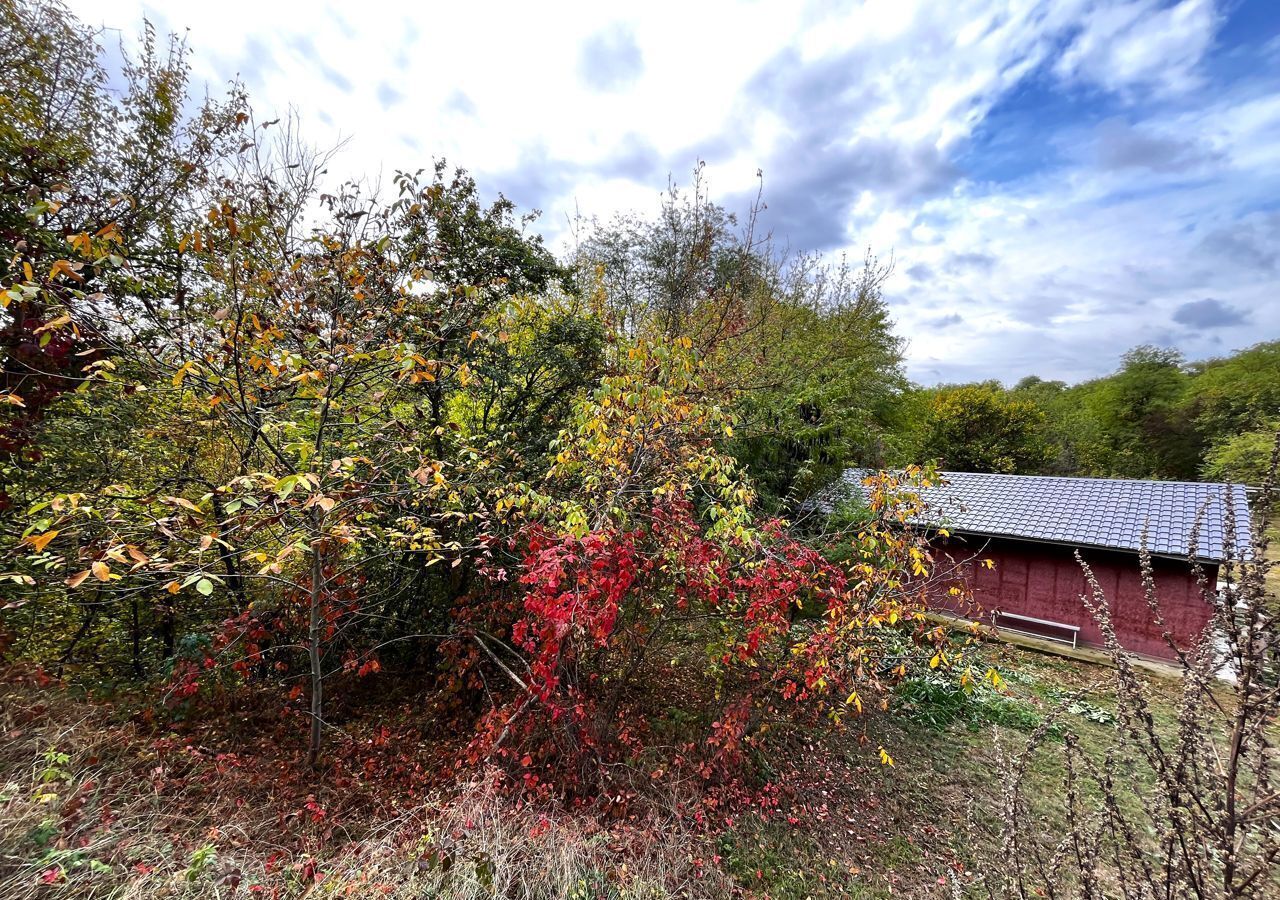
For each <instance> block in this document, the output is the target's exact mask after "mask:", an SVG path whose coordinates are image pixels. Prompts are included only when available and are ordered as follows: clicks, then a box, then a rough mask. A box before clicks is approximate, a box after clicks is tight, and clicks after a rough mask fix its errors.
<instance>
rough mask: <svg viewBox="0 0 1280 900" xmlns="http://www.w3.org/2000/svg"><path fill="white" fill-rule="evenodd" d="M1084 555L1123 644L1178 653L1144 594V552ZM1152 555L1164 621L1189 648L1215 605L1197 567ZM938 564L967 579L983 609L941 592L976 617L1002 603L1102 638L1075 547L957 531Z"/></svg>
mask: <svg viewBox="0 0 1280 900" xmlns="http://www.w3.org/2000/svg"><path fill="white" fill-rule="evenodd" d="M1081 555H1082V556H1083V557H1084V560H1085V562H1087V563H1088V564H1089V566H1090V568H1092V569H1093V573H1094V575H1095V576H1096V577H1097V579H1098V583H1099V584H1100V585H1101V586H1102V590H1103V592H1104V593H1105V594H1106V596H1107V600H1108V603H1109V605H1110V609H1111V618H1112V622H1113V623H1114V625H1115V629H1116V635H1117V637H1119V639H1120V643H1121V645H1122V646H1124V648H1125V649H1126V650H1129V651H1132V652H1134V653H1141V654H1145V655H1147V656H1156V657H1164V658H1171V657H1172V656H1173V653H1172V651H1171V650H1170V649H1169V647H1168V645H1167V644H1166V643H1165V642H1164V639H1163V638H1162V637H1161V629H1160V628H1159V627H1158V626H1157V625H1156V624H1155V620H1154V617H1153V616H1152V613H1151V608H1150V607H1149V606H1148V605H1147V601H1146V599H1145V598H1144V597H1143V592H1142V576H1141V574H1140V573H1139V571H1138V557H1137V554H1136V553H1114V552H1108V551H1104V550H1083V551H1081ZM983 559H990V560H992V561H993V562H994V563H995V566H994V567H993V568H991V569H988V568H986V567H985V566H984V565H982V564H981V563H980V560H983ZM1152 562H1153V565H1154V570H1155V579H1156V594H1157V596H1158V597H1159V599H1160V612H1161V615H1163V617H1164V620H1165V626H1166V627H1167V628H1168V630H1169V631H1170V632H1172V634H1173V635H1174V637H1175V639H1176V640H1177V643H1178V644H1179V646H1181V647H1183V648H1187V647H1189V646H1190V645H1191V644H1192V643H1194V641H1195V639H1196V638H1197V637H1198V636H1199V635H1200V633H1201V631H1203V630H1204V627H1205V626H1206V625H1207V624H1208V622H1209V619H1210V617H1211V615H1212V608H1211V607H1210V605H1209V604H1208V603H1206V602H1205V600H1204V599H1203V598H1202V597H1201V596H1200V589H1199V587H1198V586H1197V584H1196V580H1195V574H1194V573H1193V572H1192V570H1191V568H1190V567H1189V566H1188V565H1187V563H1186V562H1183V561H1173V560H1164V559H1156V560H1153V561H1152ZM934 571H935V573H937V574H939V575H943V574H944V573H946V572H948V571H951V572H953V573H954V575H955V576H956V577H957V579H959V580H964V581H967V582H968V584H969V586H970V588H971V589H972V591H973V596H974V600H975V601H976V603H977V604H978V606H979V608H980V613H979V612H976V611H974V610H968V611H966V610H961V609H958V608H956V606H955V605H954V603H953V602H948V601H947V600H946V599H945V595H946V592H945V591H942V592H940V594H939V598H940V601H941V603H942V605H943V606H946V607H948V608H951V609H954V610H955V611H957V612H960V613H962V614H966V615H967V616H968V617H970V618H978V617H979V616H981V618H982V619H983V620H985V621H987V622H990V620H991V612H992V611H993V610H1002V611H1004V612H1007V613H1014V614H1016V615H1021V616H1032V617H1033V618H1037V619H1048V620H1051V621H1054V622H1064V623H1067V624H1069V625H1078V626H1080V642H1081V643H1083V644H1093V645H1095V646H1100V645H1101V644H1102V635H1101V633H1100V632H1099V630H1098V626H1097V625H1096V624H1095V623H1094V621H1093V617H1092V616H1090V615H1089V611H1088V610H1087V609H1086V608H1085V606H1084V604H1083V603H1082V602H1081V600H1080V595H1081V594H1082V593H1084V592H1085V590H1086V588H1085V581H1084V573H1083V572H1082V571H1081V569H1080V565H1079V563H1077V562H1076V560H1075V557H1074V556H1073V555H1072V549H1071V548H1069V547H1061V546H1058V545H1054V544H1036V543H1029V542H1022V541H1006V540H995V539H991V540H990V541H988V540H986V539H984V538H967V539H964V540H963V542H962V540H961V539H959V538H952V539H951V540H949V541H945V542H941V541H940V542H939V543H938V545H936V546H935V560H934ZM1206 575H1207V576H1208V579H1209V584H1210V585H1212V584H1213V583H1214V581H1215V579H1216V577H1217V571H1216V568H1215V567H1212V566H1210V567H1207V568H1206Z"/></svg>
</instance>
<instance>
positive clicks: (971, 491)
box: [844, 470, 1250, 659]
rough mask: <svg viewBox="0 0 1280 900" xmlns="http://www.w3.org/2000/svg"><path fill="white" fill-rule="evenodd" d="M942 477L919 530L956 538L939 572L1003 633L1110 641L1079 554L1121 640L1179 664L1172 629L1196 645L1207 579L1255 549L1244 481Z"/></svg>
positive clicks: (1182, 642) (1205, 616)
mask: <svg viewBox="0 0 1280 900" xmlns="http://www.w3.org/2000/svg"><path fill="white" fill-rule="evenodd" d="M863 474H864V473H860V472H858V471H857V470H851V471H850V472H846V473H845V478H844V482H845V484H846V485H852V484H854V483H857V484H860V482H861V477H862V475H863ZM941 475H942V477H943V479H944V483H943V484H941V485H939V486H937V487H933V488H929V489H927V490H925V491H924V492H922V494H921V499H922V500H924V502H925V504H926V506H927V512H926V513H925V514H924V515H923V516H921V517H920V521H919V522H918V523H917V524H920V525H923V526H926V527H932V528H940V529H945V530H946V531H947V532H948V533H949V535H950V536H949V537H947V538H938V539H937V541H936V544H935V546H936V548H937V553H936V559H935V566H934V569H935V572H937V573H938V574H940V575H943V576H946V575H951V576H953V577H954V578H956V579H959V580H962V581H964V582H966V583H967V584H968V586H969V587H970V588H971V590H972V594H973V597H974V600H975V601H976V604H977V606H978V610H977V612H976V614H975V611H974V610H959V609H957V610H955V611H956V612H958V613H962V614H966V615H971V616H974V617H976V616H977V615H980V616H981V617H982V618H983V619H984V620H986V621H988V622H992V623H993V624H995V625H996V626H997V628H999V629H1002V630H1013V631H1018V632H1023V633H1029V634H1033V635H1036V636H1039V637H1046V638H1051V639H1053V640H1060V641H1063V642H1066V643H1070V644H1073V645H1074V644H1080V645H1085V646H1088V645H1094V646H1098V645H1101V643H1102V640H1103V639H1102V634H1101V633H1100V631H1099V629H1098V626H1097V623H1096V622H1095V621H1094V619H1093V617H1092V616H1091V615H1090V614H1089V611H1088V609H1087V608H1086V607H1085V605H1084V603H1083V601H1082V600H1081V595H1082V594H1083V593H1085V591H1086V590H1087V585H1086V584H1085V578H1084V573H1083V570H1082V569H1081V567H1080V564H1079V563H1078V562H1077V561H1076V559H1075V553H1076V552H1077V551H1079V553H1080V555H1081V557H1082V558H1083V559H1084V561H1085V562H1086V563H1088V565H1089V566H1090V568H1091V569H1092V570H1093V573H1094V575H1095V576H1096V577H1097V580H1098V583H1099V585H1100V586H1101V587H1102V590H1103V592H1104V594H1105V595H1106V597H1107V601H1108V607H1109V609H1110V613H1111V619H1112V622H1113V623H1114V626H1115V630H1116V634H1117V637H1118V638H1119V641H1120V643H1121V645H1122V646H1123V647H1124V648H1125V649H1126V650H1129V651H1131V652H1133V653H1138V654H1142V655H1145V656H1151V657H1159V658H1165V659H1169V658H1174V653H1173V651H1172V650H1171V649H1170V647H1169V646H1168V644H1167V643H1166V642H1165V639H1164V637H1163V632H1164V631H1166V630H1167V631H1168V632H1169V633H1171V634H1172V635H1173V637H1174V639H1175V641H1176V643H1177V644H1178V645H1179V646H1181V647H1183V648H1186V647H1188V646H1190V644H1192V643H1193V642H1194V641H1195V639H1196V638H1197V637H1198V636H1199V635H1200V634H1201V632H1203V630H1204V628H1205V626H1206V625H1208V624H1209V621H1210V618H1211V617H1212V614H1213V609H1212V605H1211V602H1210V598H1206V597H1205V596H1204V592H1203V591H1202V590H1201V587H1200V585H1199V583H1198V582H1197V578H1198V574H1197V572H1198V571H1199V572H1202V573H1203V577H1204V578H1205V583H1206V584H1207V585H1208V586H1209V589H1210V590H1211V591H1212V590H1213V589H1214V588H1215V586H1216V582H1217V577H1218V569H1219V567H1220V565H1221V564H1222V563H1224V562H1225V561H1226V560H1227V559H1228V558H1231V559H1239V558H1240V556H1241V554H1242V552H1247V547H1248V546H1249V543H1250V540H1249V536H1250V517H1249V505H1248V501H1247V499H1246V496H1245V489H1244V487H1243V486H1242V485H1229V484H1201V483H1191V482H1170V481H1133V480H1123V479H1104V478H1053V477H1040V476H1024V475H997V474H987V473H971V472H944V473H941ZM1144 545H1145V546H1146V547H1147V548H1148V550H1149V552H1150V553H1151V555H1152V563H1153V568H1154V574H1155V582H1156V594H1157V597H1158V600H1159V609H1160V615H1161V617H1162V618H1163V620H1164V628H1161V627H1160V625H1159V624H1157V621H1156V617H1155V615H1154V614H1153V612H1152V610H1151V608H1150V606H1149V605H1148V603H1147V601H1146V597H1145V594H1144V591H1143V587H1142V579H1141V573H1140V572H1139V567H1138V552H1139V550H1140V549H1141V548H1142V547H1143V546H1144ZM1242 548H1244V549H1242ZM987 560H990V561H991V563H992V565H990V567H988V565H987V564H986V561H987Z"/></svg>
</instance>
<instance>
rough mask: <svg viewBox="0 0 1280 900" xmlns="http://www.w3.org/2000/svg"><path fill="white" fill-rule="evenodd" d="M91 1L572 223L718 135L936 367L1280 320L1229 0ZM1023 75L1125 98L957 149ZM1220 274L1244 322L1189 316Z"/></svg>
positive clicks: (786, 217)
mask: <svg viewBox="0 0 1280 900" xmlns="http://www.w3.org/2000/svg"><path fill="white" fill-rule="evenodd" d="M72 5H73V7H75V8H77V10H78V12H79V14H80V15H81V16H82V17H83V18H85V19H86V20H88V21H93V22H106V23H107V24H110V25H113V26H116V27H123V28H124V29H125V30H126V32H127V33H132V32H133V31H134V30H136V26H137V24H138V23H139V22H140V20H141V16H142V14H143V13H144V11H145V12H146V13H147V14H148V15H150V16H151V17H152V18H153V20H154V21H156V23H157V25H159V26H160V27H162V28H170V29H176V30H181V29H183V28H186V27H189V28H190V42H191V45H192V47H193V48H194V50H195V55H194V58H193V64H194V70H193V72H194V75H195V77H196V79H197V80H198V81H201V82H207V83H209V84H210V85H211V90H214V91H216V90H217V89H218V86H219V85H221V84H223V83H225V82H226V81H227V80H228V79H229V78H231V77H232V76H233V75H235V74H236V73H237V72H238V73H239V74H240V75H241V76H242V77H243V78H244V80H245V82H246V84H247V86H248V87H249V89H250V93H251V95H252V97H253V98H254V101H255V103H256V105H257V106H258V107H259V109H260V111H261V112H262V113H263V114H264V116H263V117H264V118H269V117H272V116H274V115H276V114H279V113H280V112H283V111H286V110H288V109H290V108H295V109H296V110H297V111H298V113H299V115H300V116H301V118H302V120H303V123H304V126H305V128H306V130H307V131H308V133H309V134H310V136H311V139H312V140H314V141H315V142H317V143H320V144H326V143H331V142H333V141H335V140H337V139H338V137H339V136H343V137H349V138H350V143H349V144H348V147H347V149H346V150H345V151H344V153H343V155H342V156H341V157H340V159H339V161H338V164H337V166H335V169H336V170H338V171H339V172H340V173H341V174H344V175H345V174H356V173H362V174H375V175H376V174H377V173H379V172H381V173H382V174H383V176H384V180H385V179H386V178H387V177H389V176H390V174H391V172H392V171H393V170H394V169H395V168H417V167H419V166H423V165H427V164H429V163H430V161H431V159H432V158H436V157H442V156H443V157H447V158H448V159H449V160H450V161H451V162H454V163H457V164H461V165H465V166H467V167H468V168H470V169H472V170H473V171H475V172H476V173H477V174H478V176H479V177H480V181H481V186H482V188H483V189H487V190H491V191H493V190H499V189H500V190H503V191H504V192H506V193H508V194H509V195H510V196H512V197H513V198H514V199H516V200H517V201H518V202H520V203H521V204H522V205H525V206H531V205H538V206H540V207H542V208H543V210H544V213H545V215H544V218H543V221H542V227H543V230H544V231H545V232H546V233H547V234H548V236H549V237H550V238H551V239H552V240H553V241H563V240H565V239H566V235H567V227H566V225H567V222H568V220H569V218H570V217H571V216H572V215H573V214H574V213H575V212H579V211H580V212H583V213H586V214H599V215H606V216H607V215H609V214H610V213H612V212H613V211H616V210H620V209H629V208H637V207H641V208H652V206H653V205H654V202H655V200H656V197H657V194H658V192H659V191H660V190H662V189H663V188H664V187H665V186H666V183H667V176H668V174H671V175H674V176H675V177H676V179H677V180H685V179H687V174H688V173H689V172H690V170H691V169H692V167H693V165H694V163H695V161H696V159H697V158H699V157H701V158H703V159H705V160H706V161H707V173H708V175H709V179H710V186H711V188H712V190H713V192H714V196H716V197H718V198H722V199H725V200H726V201H730V202H736V201H738V200H740V199H741V198H742V197H744V196H745V195H746V194H747V193H748V192H752V191H753V190H754V186H755V175H756V171H757V169H759V168H763V169H764V173H765V188H766V200H767V201H768V203H769V205H770V209H769V212H768V215H769V217H770V223H771V224H773V225H774V226H775V227H776V228H777V229H778V231H779V232H780V233H779V237H780V238H782V239H783V240H789V242H790V243H791V244H792V245H793V246H797V247H801V248H805V247H824V248H827V249H833V250H838V249H840V248H842V247H847V248H849V249H850V250H851V252H852V253H854V254H855V255H858V254H859V253H860V250H859V249H858V248H861V247H865V246H867V245H868V244H870V245H871V246H872V247H873V249H875V250H876V251H877V252H879V253H880V254H881V255H882V256H887V255H888V254H889V253H890V252H895V253H896V255H897V258H898V261H899V274H898V275H897V276H896V278H895V280H894V281H893V282H891V284H890V285H889V288H890V293H891V299H892V301H893V303H894V304H895V311H896V314H897V315H898V317H899V319H900V321H901V323H902V325H903V328H904V331H905V332H906V333H907V334H908V336H909V337H910V338H911V341H912V349H911V355H910V367H911V371H912V373H913V375H915V376H916V377H918V378H920V379H921V380H926V381H930V380H935V379H937V378H957V377H989V376H996V377H1003V378H1008V379H1011V378H1016V377H1017V376H1019V375H1021V374H1024V373H1026V372H1028V371H1035V372H1038V373H1040V374H1042V375H1045V376H1047V377H1072V378H1074V377H1083V376H1089V375H1093V374H1098V373H1099V372H1101V371H1103V370H1105V369H1106V368H1108V367H1109V366H1111V365H1112V364H1113V363H1114V361H1115V359H1116V357H1117V356H1118V354H1119V352H1120V351H1122V350H1123V349H1125V348H1126V347H1128V346H1131V345H1132V344H1134V343H1137V342H1138V341H1140V340H1163V341H1169V342H1176V343H1177V344H1178V345H1179V346H1181V347H1183V348H1184V349H1186V350H1187V351H1188V352H1190V353H1192V354H1198V355H1203V354H1206V353H1212V352H1215V351H1216V350H1217V349H1218V348H1219V346H1220V345H1218V344H1216V343H1214V342H1215V341H1222V342H1224V345H1238V344H1242V343H1248V342H1250V340H1253V339H1262V338H1263V337H1266V336H1268V334H1272V335H1273V334H1275V333H1276V331H1277V330H1278V329H1280V320H1277V316H1280V313H1272V312H1270V311H1268V310H1266V309H1262V310H1261V311H1259V308H1260V307H1265V306H1266V299H1265V297H1264V293H1265V292H1264V286H1263V281H1262V278H1261V275H1260V274H1259V273H1260V272H1262V271H1263V269H1261V268H1259V266H1260V265H1263V264H1265V262H1266V260H1267V259H1269V258H1270V257H1268V256H1267V253H1266V251H1265V249H1260V248H1265V241H1266V239H1267V238H1268V236H1270V235H1273V234H1276V233H1278V232H1280V226H1278V225H1276V224H1275V223H1273V222H1272V220H1270V219H1267V218H1266V217H1265V216H1263V217H1262V218H1259V217H1258V216H1259V215H1261V214H1259V213H1256V212H1255V211H1254V209H1253V207H1254V206H1256V204H1257V200H1258V197H1260V196H1276V190H1275V189H1276V187H1280V185H1278V184H1277V182H1276V178H1277V176H1276V175H1274V174H1273V169H1274V160H1275V159H1276V158H1277V157H1278V155H1280V154H1278V151H1280V96H1278V95H1277V94H1276V93H1275V92H1274V90H1273V89H1272V88H1271V87H1270V86H1268V85H1263V86H1261V87H1259V86H1257V85H1250V84H1243V85H1241V86H1239V87H1238V88H1235V89H1232V90H1221V89H1214V90H1208V89H1205V88H1204V87H1203V85H1204V84H1205V79H1206V78H1207V77H1208V76H1207V75H1206V74H1205V71H1206V66H1205V59H1206V54H1209V53H1211V52H1212V49H1213V46H1214V39H1215V31H1216V29H1217V27H1218V26H1219V25H1220V24H1221V22H1220V20H1221V14H1220V12H1219V11H1218V10H1217V9H1215V7H1214V5H1213V3H1212V2H1211V0H1180V2H1176V3H1173V4H1169V3H1162V2H1158V0H1117V2H1101V0H1008V2H1004V3H990V2H979V0H968V2H960V0H957V2H947V3H938V2H933V0H919V2H904V0H872V2H866V3H854V4H842V5H840V6H839V7H837V6H835V5H833V4H826V3H813V4H811V5H809V6H806V7H804V8H802V9H797V8H796V7H794V6H793V5H792V4H790V3H787V2H774V3H767V2H758V3H746V4H739V3H735V2H730V0H706V2H698V3H689V2H687V0H685V2H655V3H651V4H644V5H639V6H632V7H629V8H628V12H627V14H626V15H625V16H624V17H622V18H618V17H617V15H616V12H614V11H612V10H608V9H605V8H604V5H603V4H595V3H587V2H576V3H572V4H566V5H561V6H557V7H556V8H555V10H554V11H552V10H551V9H549V8H548V7H547V6H545V5H540V4H515V3H511V4H480V3H473V4H432V5H424V4H420V3H410V2H404V3H395V2H377V0H366V2H365V3H363V4H361V5H360V6H359V7H358V8H353V7H349V6H341V7H339V6H337V5H333V4H330V5H327V6H325V5H316V4H310V3H308V4H305V5H304V4H294V3H284V2H280V3H262V2H261V0H252V2H251V0H223V2H220V3H217V4H188V3H185V2H184V3H178V2H172V3H165V4H158V5H155V6H144V5H143V4H141V3H139V2H138V0H73V3H72ZM1046 76H1047V77H1046ZM1032 82H1037V83H1041V84H1042V88H1041V89H1042V90H1055V89H1056V90H1059V91H1064V92H1067V93H1068V94H1073V95H1078V94H1084V95H1086V96H1089V97H1094V96H1096V97H1098V98H1101V99H1100V100H1099V103H1102V102H1106V103H1107V104H1108V105H1109V106H1110V107H1111V108H1110V109H1109V111H1108V113H1107V115H1106V117H1105V121H1104V122H1102V124H1098V123H1096V122H1082V123H1072V122H1069V121H1068V122H1055V121H1045V122H1043V123H1039V122H1033V123H1032V127H1029V128H1025V129H1023V130H1022V131H1020V132H1017V133H1016V134H1011V135H1010V137H1009V138H1008V140H1007V141H1006V145H1005V146H1002V147H1001V148H1000V152H1001V153H1002V154H1003V156H1002V157H1001V160H1002V161H996V162H992V163H991V165H989V166H987V167H986V169H984V171H986V172H987V174H985V175H984V176H983V179H981V180H979V179H977V178H974V177H971V176H968V175H967V173H966V168H965V165H963V164H961V162H958V160H962V159H964V158H965V157H964V154H965V153H966V152H969V151H970V150H971V145H972V143H973V140H974V137H975V135H977V134H979V133H980V132H983V131H984V129H985V130H986V132H987V133H988V136H989V133H990V132H991V130H992V129H993V128H996V127H997V126H994V125H992V120H991V117H992V115H993V112H994V111H996V110H998V109H999V108H1000V105H1001V104H1002V103H1004V102H1005V101H1007V100H1009V99H1010V98H1013V97H1016V96H1017V95H1018V92H1019V91H1022V90H1023V89H1024V88H1025V87H1026V85H1028V84H1029V83H1032ZM1043 85H1048V87H1044V86H1043ZM1054 85H1056V86H1057V87H1056V88H1055V87H1054ZM1082 89H1083V90H1082ZM1031 106H1032V107H1034V104H1031ZM1022 114H1023V115H1035V110H1034V108H1033V109H1030V110H1029V111H1024V112H1023V113H1022ZM1006 115H1007V114H1006ZM1002 121H1003V120H1002ZM1037 127H1039V128H1040V130H1037ZM1005 157H1007V158H1008V159H1007V161H1009V162H1010V163H1011V164H1016V165H1019V166H1023V167H1024V168H1025V169H1026V172H1025V174H1023V175H1021V176H1019V177H1018V178H1016V179H1011V178H1010V177H1008V176H1007V175H1005V174H1004V173H1002V172H1000V171H999V170H1000V168H1001V166H1002V165H1003V164H1004V162H1003V161H1004V160H1005ZM1045 160H1048V162H1046V161H1045ZM1033 163H1034V164H1033ZM993 168H994V169H995V170H996V174H995V175H992V174H991V172H990V171H988V170H991V169H993ZM1268 192H1269V193H1268ZM1250 216H1252V217H1253V218H1250ZM1232 255H1233V256H1232ZM1228 256H1231V258H1233V259H1235V260H1237V262H1236V264H1235V265H1234V266H1232V267H1228V266H1224V265H1223V260H1225V259H1226V258H1228ZM988 259H989V260H991V262H990V263H987V262H985V260H988ZM1250 260H1251V261H1252V263H1249V264H1246V261H1250ZM1250 266H1252V268H1251V267H1250ZM908 272H912V273H914V274H911V275H908V274H907V273H908ZM1272 275H1274V273H1272ZM1205 298H1213V299H1215V300H1216V301H1218V302H1220V303H1221V304H1223V306H1224V307H1229V308H1232V309H1239V310H1242V311H1244V312H1246V313H1249V314H1251V316H1252V317H1251V319H1250V321H1251V325H1250V326H1249V327H1247V328H1245V327H1240V326H1238V325H1237V326H1228V327H1223V328H1220V329H1212V330H1210V331H1208V332H1196V331H1194V330H1192V329H1188V328H1187V327H1186V326H1185V325H1181V324H1179V323H1177V322H1175V321H1174V320H1173V316H1174V313H1175V312H1176V311H1177V310H1178V309H1179V308H1181V307H1183V306H1185V304H1188V303H1196V302H1200V301H1203V300H1204V299H1205ZM1215 308H1216V307H1215ZM1195 309H1197V310H1203V309H1209V307H1195ZM957 315H959V316H961V318H962V321H960V322H957V321H956V319H955V316H957ZM1183 318H1184V319H1185V318H1187V316H1186V315H1185V314H1184V316H1183ZM941 323H945V324H941ZM1268 329H1269V331H1268ZM1223 349H1225V346H1223Z"/></svg>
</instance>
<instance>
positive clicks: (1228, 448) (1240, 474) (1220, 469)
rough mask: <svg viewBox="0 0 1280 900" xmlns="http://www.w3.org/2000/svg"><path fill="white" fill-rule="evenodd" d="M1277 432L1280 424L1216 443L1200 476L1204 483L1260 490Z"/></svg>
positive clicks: (1268, 468)
mask: <svg viewBox="0 0 1280 900" xmlns="http://www.w3.org/2000/svg"><path fill="white" fill-rule="evenodd" d="M1277 431H1280V422H1275V423H1272V424H1271V426H1270V427H1267V428H1259V429H1258V430H1256V431H1245V432H1241V433H1240V434H1237V435H1233V436H1231V437H1228V438H1225V439H1223V440H1220V441H1218V442H1217V443H1215V444H1214V445H1213V446H1212V447H1210V448H1209V450H1208V452H1207V453H1205V457H1204V468H1203V469H1202V470H1201V474H1202V475H1203V476H1204V478H1205V480H1207V481H1227V482H1234V483H1236V484H1248V485H1253V486H1255V487H1257V486H1260V485H1261V484H1262V482H1263V480H1264V479H1265V478H1266V476H1267V473H1268V472H1269V471H1270V466H1271V450H1272V448H1273V447H1274V446H1275V443H1276V432H1277Z"/></svg>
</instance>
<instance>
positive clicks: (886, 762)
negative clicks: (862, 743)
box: [880, 747, 893, 766]
mask: <svg viewBox="0 0 1280 900" xmlns="http://www.w3.org/2000/svg"><path fill="white" fill-rule="evenodd" d="M880 765H882V766H891V765H893V757H892V756H890V755H889V751H887V750H885V749H884V748H883V747H881V748H880Z"/></svg>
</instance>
